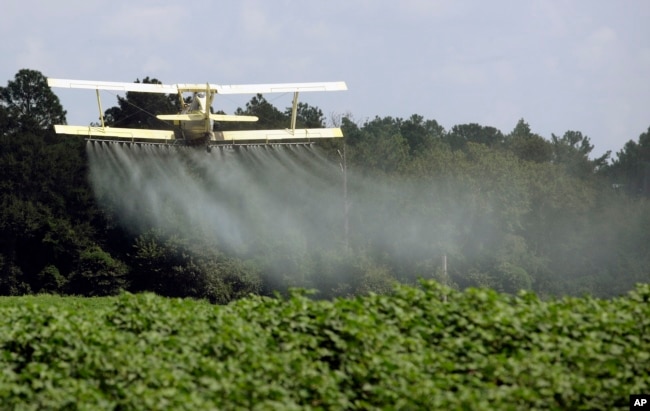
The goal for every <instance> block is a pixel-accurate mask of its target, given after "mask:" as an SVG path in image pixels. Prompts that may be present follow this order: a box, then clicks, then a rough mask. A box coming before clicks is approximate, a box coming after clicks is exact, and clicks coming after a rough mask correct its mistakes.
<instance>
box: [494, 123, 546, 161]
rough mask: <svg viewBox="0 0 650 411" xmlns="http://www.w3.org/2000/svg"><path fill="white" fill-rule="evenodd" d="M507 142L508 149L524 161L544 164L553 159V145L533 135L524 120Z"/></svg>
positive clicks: (512, 132) (518, 124)
mask: <svg viewBox="0 0 650 411" xmlns="http://www.w3.org/2000/svg"><path fill="white" fill-rule="evenodd" d="M505 141H506V148H507V149H509V150H510V151H512V152H513V153H514V154H515V155H516V156H517V157H519V158H520V159H522V160H525V161H534V162H536V163H544V162H549V161H551V159H552V155H553V146H552V145H551V143H550V142H549V141H547V140H546V139H544V138H543V137H541V136H539V135H537V134H535V133H533V132H532V131H531V130H530V126H529V125H528V123H526V122H525V121H524V119H523V118H522V119H520V120H519V121H518V122H517V125H516V126H515V128H514V129H513V130H512V131H511V132H510V134H508V135H507V136H506V138H505Z"/></svg>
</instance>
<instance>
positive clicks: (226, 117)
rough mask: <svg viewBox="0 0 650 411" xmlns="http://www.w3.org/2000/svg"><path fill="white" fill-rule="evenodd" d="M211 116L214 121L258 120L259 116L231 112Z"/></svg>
mask: <svg viewBox="0 0 650 411" xmlns="http://www.w3.org/2000/svg"><path fill="white" fill-rule="evenodd" d="M210 118H211V119H212V120H214V121H248V122H252V121H257V120H259V119H258V118H257V116H237V115H231V114H210Z"/></svg>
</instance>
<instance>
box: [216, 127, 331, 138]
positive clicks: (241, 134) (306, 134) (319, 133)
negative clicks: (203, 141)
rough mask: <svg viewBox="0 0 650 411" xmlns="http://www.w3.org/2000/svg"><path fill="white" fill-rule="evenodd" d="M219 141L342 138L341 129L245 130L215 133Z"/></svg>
mask: <svg viewBox="0 0 650 411" xmlns="http://www.w3.org/2000/svg"><path fill="white" fill-rule="evenodd" d="M214 134H215V140H217V141H262V140H264V141H266V140H294V139H299V140H310V139H312V138H340V137H343V132H342V131H341V129H340V128H302V129H295V130H293V131H292V130H289V129H283V130H245V131H218V132H215V133H214Z"/></svg>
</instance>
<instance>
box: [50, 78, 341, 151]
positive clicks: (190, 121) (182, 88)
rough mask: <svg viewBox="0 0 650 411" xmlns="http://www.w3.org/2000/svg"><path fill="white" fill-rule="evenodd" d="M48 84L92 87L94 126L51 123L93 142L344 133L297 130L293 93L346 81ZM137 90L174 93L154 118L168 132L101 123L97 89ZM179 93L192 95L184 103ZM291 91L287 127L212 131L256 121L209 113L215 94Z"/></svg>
mask: <svg viewBox="0 0 650 411" xmlns="http://www.w3.org/2000/svg"><path fill="white" fill-rule="evenodd" d="M47 83H48V85H49V86H50V87H62V88H79V89H94V90H95V91H96V94H97V105H98V107H99V119H100V123H99V125H91V126H70V125H55V126H54V130H55V131H56V132H57V133H59V134H71V135H78V136H84V137H86V138H87V139H88V140H93V141H121V142H133V143H143V142H148V143H158V144H186V145H205V146H206V147H207V148H208V150H209V148H210V147H211V146H212V145H218V144H251V143H255V144H260V143H262V144H263V143H284V142H292V141H294V142H297V141H300V142H311V141H312V140H313V139H322V138H339V137H343V133H342V132H341V129H340V128H297V127H296V117H297V109H298V95H299V93H302V92H308V91H340V90H347V86H346V84H345V82H342V81H338V82H320V83H283V84H249V85H217V84H209V83H208V84H147V83H122V82H108V81H88V80H67V79H55V78H48V79H47ZM100 90H109V91H112V92H116V93H117V92H139V93H162V94H178V97H179V99H180V103H181V107H182V110H181V112H180V113H178V114H161V115H157V116H156V117H157V118H158V119H160V120H164V121H170V122H172V124H174V127H173V129H172V130H152V129H137V128H120V127H109V126H106V125H105V124H104V113H103V112H102V104H101V99H100V95H99V92H100ZM184 93H192V97H191V99H189V102H188V101H187V100H185V99H184ZM258 93H259V94H266V93H293V106H292V111H291V121H290V123H289V124H288V127H287V128H284V129H276V130H238V131H214V122H215V121H216V122H221V121H246V122H248V121H257V120H258V118H257V117H255V116H242V115H228V114H214V113H211V110H210V108H211V106H212V101H213V99H214V97H215V95H217V94H258Z"/></svg>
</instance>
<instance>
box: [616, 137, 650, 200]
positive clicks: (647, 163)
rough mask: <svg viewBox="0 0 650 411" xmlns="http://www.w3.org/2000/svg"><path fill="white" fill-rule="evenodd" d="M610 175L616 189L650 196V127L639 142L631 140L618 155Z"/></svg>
mask: <svg viewBox="0 0 650 411" xmlns="http://www.w3.org/2000/svg"><path fill="white" fill-rule="evenodd" d="M608 174H609V175H610V176H611V178H612V183H614V184H615V187H623V188H624V189H625V190H626V191H627V192H628V193H631V194H634V195H638V194H642V195H645V196H650V127H648V130H646V131H645V132H644V133H641V135H640V136H639V140H638V142H635V141H633V140H630V141H628V142H627V143H625V146H623V149H622V150H621V151H619V152H618V153H616V158H615V159H614V161H613V162H612V165H611V166H610V167H609V170H608Z"/></svg>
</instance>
